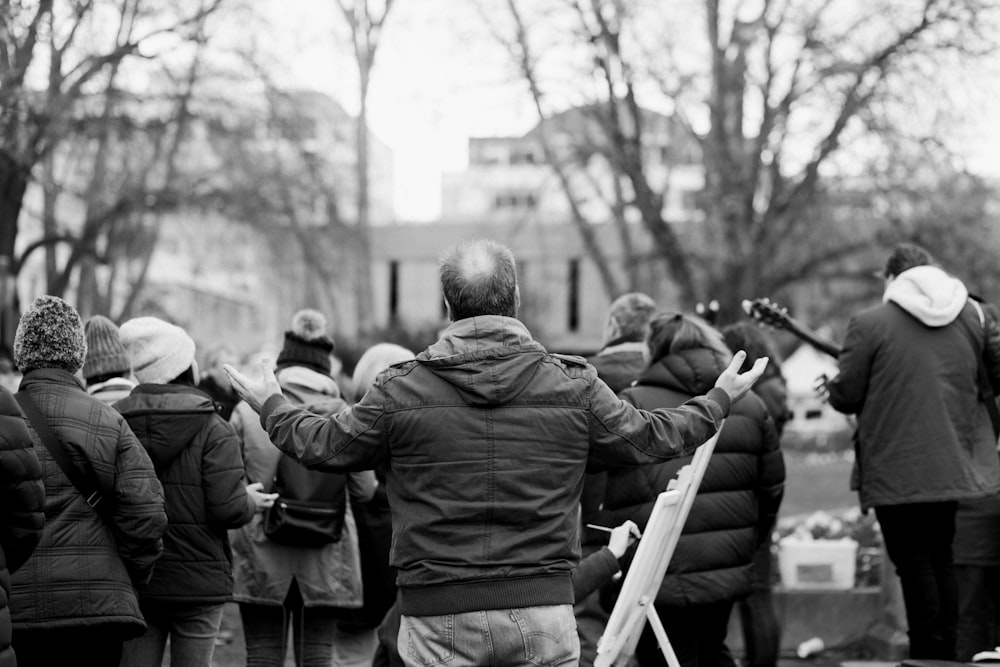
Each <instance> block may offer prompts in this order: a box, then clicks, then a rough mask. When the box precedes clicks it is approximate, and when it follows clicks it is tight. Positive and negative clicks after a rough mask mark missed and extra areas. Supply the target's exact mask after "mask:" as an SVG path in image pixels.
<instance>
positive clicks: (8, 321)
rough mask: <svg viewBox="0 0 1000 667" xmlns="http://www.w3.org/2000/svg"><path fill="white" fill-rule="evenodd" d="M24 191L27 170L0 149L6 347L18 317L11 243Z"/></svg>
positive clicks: (0, 318)
mask: <svg viewBox="0 0 1000 667" xmlns="http://www.w3.org/2000/svg"><path fill="white" fill-rule="evenodd" d="M27 189H28V170H27V169H24V168H23V167H22V166H21V165H20V164H18V163H17V161H16V160H15V159H14V157H13V156H11V155H10V154H9V153H7V152H6V151H4V150H3V149H0V343H2V344H3V345H5V346H7V347H8V348H11V347H13V345H14V332H15V331H16V330H17V321H18V319H19V317H20V313H19V306H18V300H17V273H16V269H15V267H16V266H17V261H16V259H17V258H16V257H14V243H15V241H16V240H17V219H18V217H19V216H20V215H21V206H22V204H23V202H24V193H25V191H26V190H27Z"/></svg>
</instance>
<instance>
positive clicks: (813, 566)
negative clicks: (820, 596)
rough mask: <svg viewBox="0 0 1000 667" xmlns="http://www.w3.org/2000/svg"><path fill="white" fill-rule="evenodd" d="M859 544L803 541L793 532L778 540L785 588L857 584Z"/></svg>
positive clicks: (835, 541) (838, 587) (830, 587)
mask: <svg viewBox="0 0 1000 667" xmlns="http://www.w3.org/2000/svg"><path fill="white" fill-rule="evenodd" d="M857 555H858V543H857V541H855V540H852V539H850V538H848V537H845V538H842V539H839V540H803V539H799V538H796V537H795V536H793V535H790V536H788V537H785V538H783V539H781V540H780V541H779V542H778V567H779V569H780V571H781V583H782V584H783V585H784V586H785V588H793V589H803V588H819V589H845V588H853V587H854V569H855V565H856V562H857Z"/></svg>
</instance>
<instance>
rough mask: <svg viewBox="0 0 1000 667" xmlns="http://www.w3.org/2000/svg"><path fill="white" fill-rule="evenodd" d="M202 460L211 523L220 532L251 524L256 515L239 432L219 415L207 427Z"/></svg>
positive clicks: (202, 479)
mask: <svg viewBox="0 0 1000 667" xmlns="http://www.w3.org/2000/svg"><path fill="white" fill-rule="evenodd" d="M208 429H209V430H208V433H207V437H206V440H205V449H204V451H203V453H202V457H201V484H202V493H203V494H204V497H205V511H206V513H207V516H208V522H209V523H210V524H213V525H215V526H218V527H220V528H226V529H229V528H239V527H240V526H243V525H245V524H248V523H250V520H251V519H253V515H254V513H256V511H257V507H256V505H254V502H253V499H252V498H251V497H250V496H249V494H247V490H246V484H247V482H246V477H245V475H244V468H243V455H242V453H241V452H240V443H239V441H238V440H237V438H236V432H235V431H233V429H232V428H231V427H230V426H229V424H228V423H226V422H225V421H223V420H222V418H221V417H219V416H218V415H215V416H213V418H212V419H211V421H210V422H209V426H208Z"/></svg>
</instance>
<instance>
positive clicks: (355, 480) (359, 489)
mask: <svg viewBox="0 0 1000 667" xmlns="http://www.w3.org/2000/svg"><path fill="white" fill-rule="evenodd" d="M377 488H378V480H377V479H375V471H374V470H362V471H360V472H352V473H349V474H348V475H347V493H348V494H349V495H350V497H351V502H353V503H367V502H368V501H369V500H371V499H372V498H374V497H375V489H377Z"/></svg>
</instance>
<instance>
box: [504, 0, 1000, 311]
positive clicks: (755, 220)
mask: <svg viewBox="0 0 1000 667" xmlns="http://www.w3.org/2000/svg"><path fill="white" fill-rule="evenodd" d="M841 4H842V3H840V2H838V0H826V1H824V2H805V1H803V0H787V1H778V0H762V1H761V2H757V3H737V2H724V1H723V0H698V2H688V3H652V4H644V3H638V2H625V1H624V0H552V2H550V3H548V5H547V6H548V7H550V9H551V11H552V12H553V14H558V16H559V21H558V22H557V21H551V22H549V23H548V24H544V25H543V24H540V23H532V24H531V25H532V26H533V28H534V30H535V35H531V34H529V33H527V31H525V34H524V35H521V36H519V37H518V38H517V39H516V40H514V41H515V42H517V43H522V44H530V43H531V40H532V39H534V40H535V42H536V43H538V42H540V41H541V40H542V39H543V38H544V39H546V40H547V41H548V42H551V41H552V39H551V35H552V34H553V33H559V34H561V35H562V36H563V37H565V38H566V39H567V41H571V43H572V46H571V48H575V49H576V50H577V52H578V53H579V54H580V55H579V58H578V60H577V67H578V69H577V71H576V72H575V74H574V75H575V76H577V77H579V79H580V80H581V81H585V82H587V83H588V84H592V90H591V91H590V92H589V93H587V92H584V91H581V92H580V95H582V96H584V97H586V96H589V97H590V98H591V99H592V103H593V106H594V108H596V109H599V110H600V111H601V113H600V118H599V121H600V122H599V123H597V127H599V128H600V129H601V131H602V132H603V133H604V141H602V142H601V144H600V146H599V148H600V149H601V150H603V151H606V155H607V157H608V160H609V164H610V165H612V167H613V172H614V174H615V175H616V177H619V178H622V179H623V180H624V181H625V182H626V183H627V184H628V186H629V187H628V191H627V199H626V201H625V202H624V203H623V205H624V206H626V207H629V208H632V209H634V210H635V211H636V212H637V213H638V218H639V219H640V220H641V224H642V228H643V229H644V230H645V232H646V233H647V234H648V238H650V239H651V240H652V242H653V244H654V247H655V250H656V253H657V255H658V256H659V257H660V259H661V261H662V262H663V263H664V265H665V266H666V268H667V270H668V271H669V274H670V275H671V277H672V278H673V280H674V282H675V283H676V284H677V286H678V287H679V289H680V291H681V294H682V297H683V298H684V299H685V300H686V302H687V304H686V305H687V306H689V307H690V306H691V305H693V304H694V302H696V301H698V300H704V299H705V298H708V297H711V298H715V299H718V300H719V301H720V302H721V304H722V309H723V316H724V317H733V316H734V315H735V314H736V313H737V312H738V304H739V302H740V300H741V299H742V298H743V297H745V296H748V295H761V294H771V293H773V292H775V291H779V290H782V289H785V288H788V287H790V286H792V285H796V284H801V283H804V282H808V281H809V280H811V279H815V278H818V277H826V276H830V275H833V274H836V273H838V272H840V273H843V274H844V275H847V274H850V273H851V272H857V267H858V264H859V262H864V261H866V260H865V259H864V253H865V252H870V250H871V248H872V247H873V244H877V243H878V242H879V240H880V239H882V238H884V236H885V235H886V234H887V233H891V231H892V230H891V229H889V228H888V227H887V224H886V222H885V221H884V220H880V219H878V216H877V215H876V214H875V212H874V210H873V209H872V208H871V207H870V206H869V207H867V208H864V207H860V206H856V207H855V212H856V213H857V214H859V215H861V216H863V219H862V220H857V219H855V220H851V221H844V220H838V219H837V213H836V210H835V209H834V208H831V206H833V203H834V202H842V201H843V197H840V198H838V197H836V196H833V191H834V190H837V189H841V188H842V189H845V190H846V191H848V192H852V193H854V199H855V202H854V203H855V204H857V203H858V202H859V201H862V200H863V201H866V202H868V203H869V204H870V203H871V201H872V199H873V197H872V194H873V193H866V194H862V193H860V192H859V191H858V190H857V188H856V187H854V186H853V184H852V181H851V178H852V177H857V176H858V175H859V174H860V173H861V172H862V171H863V170H862V169H859V168H858V165H859V164H862V163H864V162H865V161H875V159H877V160H885V159H892V158H893V154H892V153H891V152H890V151H889V150H888V149H887V142H885V141H884V140H883V138H885V137H887V136H889V135H891V134H893V133H896V132H898V131H899V127H900V124H893V123H889V122H884V121H885V119H886V118H887V116H886V114H891V113H892V112H893V110H895V109H899V108H900V106H901V105H900V104H899V103H898V101H895V102H894V100H893V98H894V97H896V96H899V95H902V94H905V90H906V89H907V87H908V86H909V87H913V86H914V85H915V84H916V83H917V82H920V81H921V79H920V78H919V77H921V76H924V77H927V76H931V77H933V76H934V75H935V74H936V73H940V72H941V65H940V62H939V61H937V60H936V59H937V58H940V57H942V56H944V55H947V54H954V53H956V52H960V53H961V54H962V57H966V58H974V57H978V56H980V55H982V54H983V53H986V52H988V51H989V50H990V49H993V48H994V47H995V46H996V44H995V37H994V36H992V35H991V34H990V31H989V29H988V28H987V27H986V26H989V25H993V23H992V22H995V21H996V20H997V18H998V11H1000V8H998V7H997V6H996V5H995V3H989V2H986V1H984V0H971V1H966V0H961V1H959V0H921V1H920V2H917V3H896V2H888V1H877V2H869V3H863V4H861V5H858V4H856V3H850V7H847V6H846V5H845V6H841ZM504 5H505V9H506V10H507V14H508V15H509V16H512V17H513V19H514V21H513V22H514V26H515V30H520V29H523V28H524V26H525V21H524V20H523V18H522V17H521V16H520V13H519V9H523V7H521V5H519V4H518V2H517V0H504ZM497 11H500V10H497ZM748 11H749V12H750V13H747V12H748ZM570 19H575V21H572V20H570ZM695 20H700V21H701V25H702V26H703V30H702V31H700V34H699V31H692V30H691V25H692V21H695ZM574 23H575V25H576V26H577V27H576V29H575V31H574V30H573V29H571V28H566V27H565V26H569V25H573V24H574ZM695 25H697V24H695ZM678 26H682V27H678ZM543 30H546V31H548V33H547V34H545V35H543V36H542V37H540V36H539V35H541V34H542V31H543ZM564 46H565V45H564ZM525 53H526V51H525V50H522V52H521V54H519V55H520V56H524V55H525ZM547 55H550V54H549V53H548V52H545V51H542V52H536V53H535V54H533V55H532V57H531V58H529V59H528V61H527V62H529V63H530V64H531V65H532V67H531V68H530V69H531V72H537V71H538V69H539V61H540V60H541V59H542V58H544V57H545V56H547ZM516 64H517V67H518V69H519V71H521V73H522V75H524V76H525V79H526V80H527V82H528V86H529V88H530V89H531V91H532V94H533V95H534V96H536V97H537V96H538V95H539V92H536V90H537V91H540V92H544V90H545V86H549V87H554V86H555V85H557V84H563V85H564V84H565V82H564V81H563V82H558V81H556V80H555V77H554V76H552V75H550V77H549V78H548V80H547V81H541V80H539V78H538V77H537V76H530V72H528V71H526V69H527V68H526V67H525V64H524V61H523V60H522V59H520V58H519V59H518V60H517V63H516ZM928 72H929V73H930V74H929V75H928V74H927V73H928ZM567 76H569V75H567ZM922 83H924V84H926V83H927V79H926V78H925V79H924V80H923V82H922ZM917 87H919V85H917ZM650 108H662V109H668V110H669V112H670V113H671V117H672V119H673V120H674V121H675V122H676V123H677V124H679V126H680V127H681V128H683V129H684V131H685V133H686V134H687V135H688V136H689V137H693V138H694V139H695V140H696V141H697V143H698V145H699V146H700V152H701V159H702V162H703V167H704V177H705V180H704V189H703V191H702V193H701V202H702V204H701V205H702V208H703V211H704V214H705V215H704V221H703V222H701V223H698V224H680V222H681V221H678V220H669V219H667V218H666V216H665V214H664V205H663V204H664V194H665V193H664V191H663V190H662V189H658V188H657V186H656V185H655V184H654V182H653V180H652V179H651V178H650V175H649V166H648V163H647V160H646V159H645V158H644V147H645V146H646V145H647V143H648V137H647V136H646V131H647V128H646V122H647V118H648V116H647V113H648V109H650ZM541 115H542V114H541V113H540V116H541ZM879 119H882V120H883V122H881V123H880V122H878V121H879ZM911 122H912V121H911ZM903 124H905V121H904V123H903ZM858 145H864V147H865V148H866V149H867V153H866V152H852V149H854V148H856V147H857V146H858ZM848 156H849V157H850V158H851V160H853V164H852V162H851V160H847V159H845V158H847V157H848ZM838 205H840V204H839V203H838ZM598 263H599V264H600V261H599V262H598ZM848 277H849V276H848Z"/></svg>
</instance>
